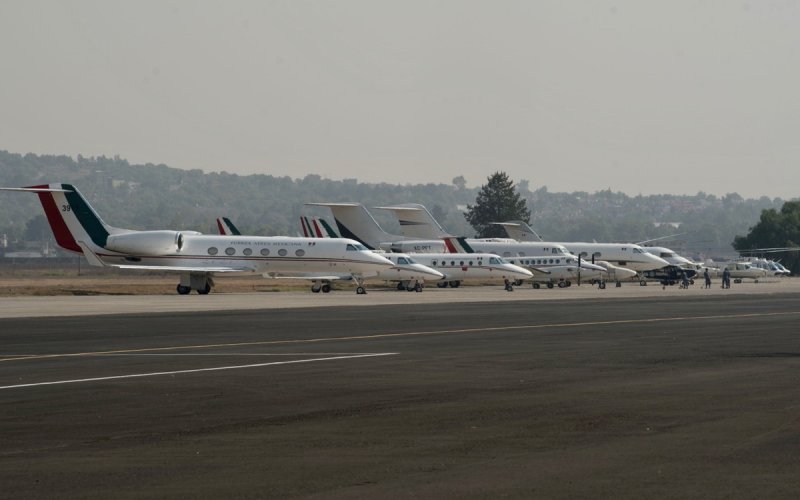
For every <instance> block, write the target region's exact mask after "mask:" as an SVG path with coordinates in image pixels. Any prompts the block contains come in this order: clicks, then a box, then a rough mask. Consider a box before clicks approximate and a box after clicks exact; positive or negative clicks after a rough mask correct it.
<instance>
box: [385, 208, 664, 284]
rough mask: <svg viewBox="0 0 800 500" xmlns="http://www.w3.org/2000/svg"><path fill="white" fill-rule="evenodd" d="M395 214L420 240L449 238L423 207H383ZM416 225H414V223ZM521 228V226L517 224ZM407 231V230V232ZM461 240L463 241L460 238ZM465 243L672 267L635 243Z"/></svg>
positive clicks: (500, 250) (642, 267) (483, 248)
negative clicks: (423, 238)
mask: <svg viewBox="0 0 800 500" xmlns="http://www.w3.org/2000/svg"><path fill="white" fill-rule="evenodd" d="M383 208H385V209H387V210H391V211H393V212H394V213H395V214H396V215H397V216H398V218H400V217H403V219H404V220H405V221H406V225H404V226H401V227H403V228H408V227H413V228H414V234H415V235H416V236H418V237H422V236H424V237H427V238H447V237H448V236H449V235H448V234H447V233H446V232H445V231H444V230H443V229H442V227H441V226H440V225H439V224H438V223H437V222H436V220H435V219H434V218H433V216H432V215H431V214H430V212H428V210H427V209H425V207H423V206H422V205H403V206H402V207H401V209H400V210H397V207H383ZM412 223H413V224H412ZM517 226H519V224H517ZM404 231H405V229H404ZM459 240H462V239H461V238H459ZM463 242H464V243H465V244H466V245H467V246H469V247H471V248H472V249H474V250H475V251H478V252H490V253H495V254H497V255H501V256H503V257H511V256H520V257H526V256H530V255H542V254H549V253H553V254H567V255H568V254H569V253H570V252H571V253H572V254H574V255H576V256H577V255H580V256H581V257H582V260H584V259H585V260H588V261H590V262H591V261H594V260H605V261H608V262H611V263H612V264H614V265H618V266H621V267H626V268H628V269H632V270H634V271H647V270H651V269H659V268H662V267H664V266H667V265H669V263H668V262H667V261H665V260H664V259H661V258H660V257H657V256H655V255H652V254H649V253H647V252H645V251H644V249H643V248H642V247H640V246H639V245H636V244H633V243H580V242H558V243H554V242H545V241H516V240H513V239H512V240H508V239H497V238H489V239H474V238H466V239H463Z"/></svg>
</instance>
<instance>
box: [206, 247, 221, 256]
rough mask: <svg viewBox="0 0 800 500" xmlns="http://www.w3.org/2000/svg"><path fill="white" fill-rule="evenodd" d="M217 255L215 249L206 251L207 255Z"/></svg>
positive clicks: (217, 251)
mask: <svg viewBox="0 0 800 500" xmlns="http://www.w3.org/2000/svg"><path fill="white" fill-rule="evenodd" d="M217 253H219V250H218V249H217V247H211V248H209V249H208V255H217Z"/></svg>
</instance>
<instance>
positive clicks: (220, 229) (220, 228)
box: [217, 219, 227, 234]
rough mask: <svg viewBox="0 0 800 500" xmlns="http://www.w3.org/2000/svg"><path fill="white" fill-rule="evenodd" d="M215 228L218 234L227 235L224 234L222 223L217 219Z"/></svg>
mask: <svg viewBox="0 0 800 500" xmlns="http://www.w3.org/2000/svg"><path fill="white" fill-rule="evenodd" d="M217 227H218V228H219V234H227V233H226V232H225V227H223V225H222V221H221V220H219V219H217Z"/></svg>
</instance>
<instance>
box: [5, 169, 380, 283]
mask: <svg viewBox="0 0 800 500" xmlns="http://www.w3.org/2000/svg"><path fill="white" fill-rule="evenodd" d="M0 189H2V190H4V191H23V192H32V193H36V194H37V195H38V196H39V201H40V202H41V204H42V207H43V208H44V212H45V215H46V216H47V220H48V222H49V223H50V227H51V229H52V230H53V234H54V235H55V238H56V242H57V243H58V245H59V246H60V247H62V248H64V249H65V250H69V251H71V252H75V253H82V254H83V255H84V256H85V257H86V260H87V261H88V262H89V263H90V264H91V265H93V266H110V267H116V268H122V269H149V270H159V271H175V272H179V273H180V274H181V279H180V283H179V284H178V286H177V291H178V293H179V294H188V293H190V292H191V291H192V290H196V291H197V292H198V293H199V294H207V293H209V292H210V291H211V288H212V287H213V285H214V282H213V279H212V275H213V274H216V273H228V272H258V273H263V274H266V275H270V274H272V273H281V272H303V271H306V272H319V273H323V272H328V273H331V272H336V273H341V274H345V273H346V274H350V275H351V276H352V277H353V279H354V280H356V281H357V283H359V285H358V288H357V289H356V292H357V293H359V294H363V293H366V291H365V289H364V287H363V285H362V284H361V283H362V281H363V278H364V277H367V276H372V275H374V274H376V273H377V272H378V271H381V270H383V269H386V268H389V267H391V266H392V265H393V264H392V263H391V262H390V261H389V260H387V259H385V258H384V257H382V256H380V255H377V254H375V253H374V252H370V251H369V250H367V249H366V248H365V247H364V246H362V245H361V244H359V243H358V242H356V241H353V240H346V239H339V240H333V239H331V240H316V239H310V238H292V237H284V236H272V237H255V236H228V235H224V236H217V235H203V234H200V233H198V232H196V231H173V230H155V231H135V230H131V229H121V228H116V227H112V226H109V225H107V224H106V223H105V222H103V221H102V220H101V219H100V217H99V216H98V215H97V213H96V212H95V211H94V209H93V208H92V207H91V206H90V205H89V203H88V202H87V201H86V199H84V197H83V196H82V195H81V194H80V192H78V190H77V189H75V187H73V186H72V185H70V184H47V185H40V186H31V187H27V188H0Z"/></svg>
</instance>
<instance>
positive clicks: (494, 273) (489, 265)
mask: <svg viewBox="0 0 800 500" xmlns="http://www.w3.org/2000/svg"><path fill="white" fill-rule="evenodd" d="M413 257H414V260H415V261H416V262H419V263H420V264H423V265H425V266H428V267H430V268H433V269H435V270H437V271H439V272H440V273H442V274H444V276H445V277H444V279H445V280H449V281H468V280H502V279H509V280H512V281H513V280H524V279H530V278H531V277H532V276H533V273H531V272H530V271H528V270H527V269H524V268H522V267H520V266H516V265H514V264H510V263H508V262H506V261H505V260H503V259H501V258H499V257H498V256H497V255H489V254H483V253H419V254H414V255H413Z"/></svg>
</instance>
